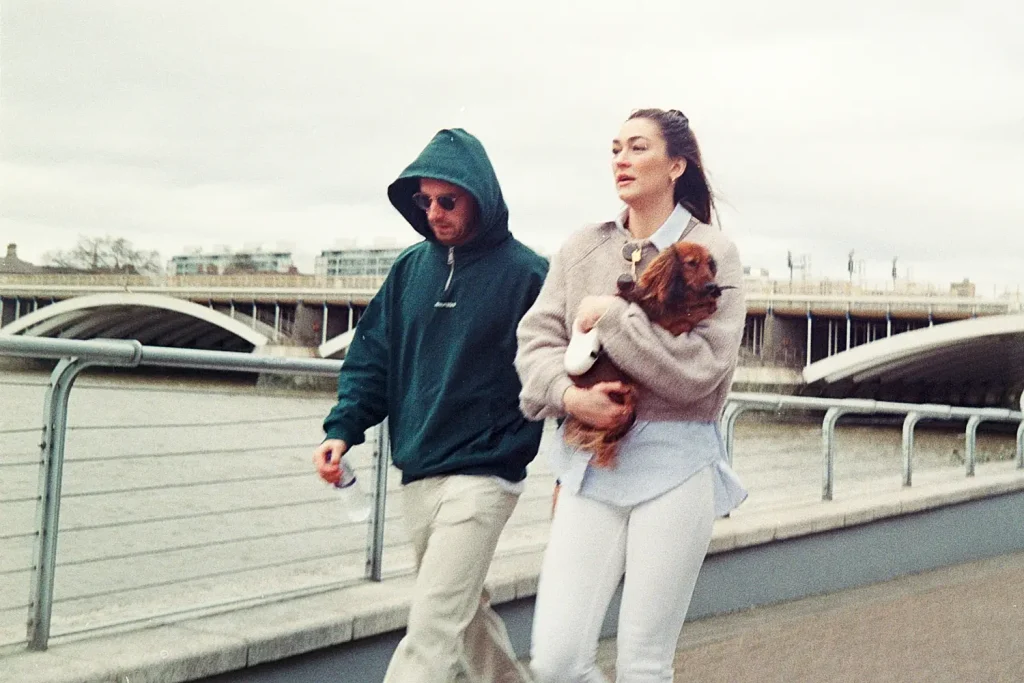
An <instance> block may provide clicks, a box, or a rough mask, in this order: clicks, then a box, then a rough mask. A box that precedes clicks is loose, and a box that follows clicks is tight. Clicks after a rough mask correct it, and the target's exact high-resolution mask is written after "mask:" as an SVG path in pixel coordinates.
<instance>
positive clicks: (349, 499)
mask: <svg viewBox="0 0 1024 683" xmlns="http://www.w3.org/2000/svg"><path fill="white" fill-rule="evenodd" d="M334 490H335V491H337V492H338V495H339V496H340V497H341V502H342V504H343V505H344V506H345V512H346V514H347V515H348V518H349V521H351V522H365V521H366V520H368V519H369V518H370V500H369V498H368V497H367V496H366V494H365V493H363V489H362V487H361V486H360V485H359V480H358V479H356V473H355V470H353V469H352V467H351V466H349V464H348V463H347V462H346V461H345V459H344V458H342V459H341V479H339V480H338V483H337V484H335V485H334Z"/></svg>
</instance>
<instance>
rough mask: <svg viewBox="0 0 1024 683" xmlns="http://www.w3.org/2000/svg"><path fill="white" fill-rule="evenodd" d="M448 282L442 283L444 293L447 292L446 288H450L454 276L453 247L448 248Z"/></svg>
mask: <svg viewBox="0 0 1024 683" xmlns="http://www.w3.org/2000/svg"><path fill="white" fill-rule="evenodd" d="M448 267H449V268H450V270H449V271H448V282H446V283H444V291H445V293H447V292H448V288H449V287H451V286H452V276H454V275H455V247H448Z"/></svg>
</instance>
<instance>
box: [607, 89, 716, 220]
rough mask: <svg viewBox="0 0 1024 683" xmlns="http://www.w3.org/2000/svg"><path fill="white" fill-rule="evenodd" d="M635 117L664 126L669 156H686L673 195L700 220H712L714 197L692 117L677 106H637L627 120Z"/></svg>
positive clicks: (679, 157) (662, 129)
mask: <svg viewBox="0 0 1024 683" xmlns="http://www.w3.org/2000/svg"><path fill="white" fill-rule="evenodd" d="M632 119H648V120H650V121H654V122H655V123H656V124H658V128H659V129H661V136H662V137H663V138H665V143H666V148H667V152H668V155H669V156H670V157H672V158H673V159H686V170H685V171H683V175H681V176H679V178H677V179H676V187H675V192H674V193H673V198H674V199H675V201H676V203H677V204H682V205H683V208H685V209H686V210H687V211H689V212H690V214H691V215H692V216H693V217H694V218H696V219H697V220H699V221H701V222H702V223H711V214H712V212H714V211H715V197H714V194H713V193H712V192H711V185H710V184H709V183H708V179H707V175H706V174H705V173H704V164H703V162H702V161H701V158H700V146H699V145H697V137H696V136H695V135H694V134H693V131H692V130H691V129H690V121H689V119H687V118H686V116H685V115H684V114H683V112H681V111H679V110H678V109H669V110H668V111H665V110H664V109H637V110H636V111H634V112H633V113H632V114H630V115H629V119H627V120H632Z"/></svg>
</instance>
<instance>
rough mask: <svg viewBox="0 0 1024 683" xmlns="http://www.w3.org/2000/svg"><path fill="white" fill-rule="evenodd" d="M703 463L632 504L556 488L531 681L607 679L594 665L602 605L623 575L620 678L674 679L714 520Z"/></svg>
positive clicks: (625, 681)
mask: <svg viewBox="0 0 1024 683" xmlns="http://www.w3.org/2000/svg"><path fill="white" fill-rule="evenodd" d="M713 486H714V484H713V479H712V473H711V469H710V468H704V469H703V470H701V471H700V472H698V473H697V474H695V475H694V476H692V477H691V478H690V479H688V480H687V481H686V482H684V483H683V484H682V485H680V486H678V487H677V488H675V489H672V490H671V491H669V492H668V493H665V494H664V495H661V496H659V497H658V498H655V499H654V500H651V501H648V502H646V503H642V504H640V505H637V506H635V507H633V508H620V507H616V506H614V505H608V504H605V503H601V502H598V501H594V500H591V499H588V498H583V497H580V496H576V495H572V494H570V493H568V492H566V491H562V493H561V495H560V496H559V499H558V507H557V508H556V510H555V517H554V520H552V524H551V539H550V541H549V542H548V547H547V551H546V552H545V555H544V562H543V566H542V569H541V575H540V583H539V586H538V590H537V606H536V611H535V613H534V618H533V619H534V621H533V641H532V646H531V648H532V649H531V663H530V667H531V669H532V670H533V675H534V677H535V679H536V681H537V683H607V679H606V678H605V676H604V674H602V673H601V671H600V670H599V669H598V667H597V661H596V660H597V642H598V638H599V636H600V631H601V624H602V622H603V621H604V616H605V612H607V611H608V605H609V603H610V602H611V599H612V596H613V595H614V593H615V589H616V587H617V586H618V585H619V581H620V580H621V579H622V576H623V573H625V584H624V586H623V592H622V606H621V610H620V612H619V626H618V636H617V644H618V657H617V660H616V681H617V682H618V683H671V682H672V677H673V674H674V671H673V660H674V658H675V650H676V645H677V642H678V641H679V634H680V632H681V631H682V628H683V621H684V620H685V618H686V611H687V609H689V606H690V598H691V597H692V596H693V589H694V586H695V585H696V583H697V574H698V573H699V572H700V567H701V565H702V564H703V562H704V556H705V555H706V554H707V549H708V545H709V544H710V542H711V529H712V526H713V524H714V520H715V509H714V488H713Z"/></svg>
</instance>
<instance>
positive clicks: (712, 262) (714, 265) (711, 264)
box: [708, 258, 718, 274]
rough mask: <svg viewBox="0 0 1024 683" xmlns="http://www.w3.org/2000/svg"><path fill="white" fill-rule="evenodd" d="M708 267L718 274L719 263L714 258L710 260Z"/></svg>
mask: <svg viewBox="0 0 1024 683" xmlns="http://www.w3.org/2000/svg"><path fill="white" fill-rule="evenodd" d="M708 267H709V268H711V272H712V273H715V274H717V273H718V262H716V261H715V259H714V258H708Z"/></svg>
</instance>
